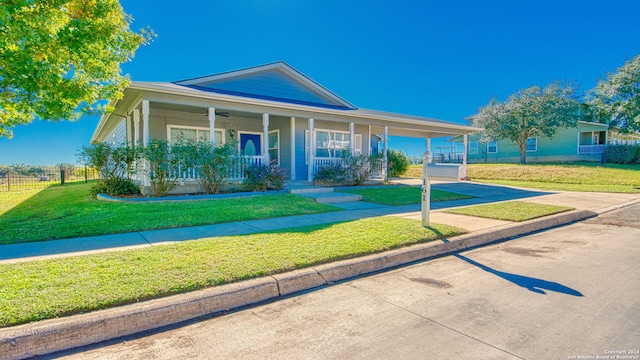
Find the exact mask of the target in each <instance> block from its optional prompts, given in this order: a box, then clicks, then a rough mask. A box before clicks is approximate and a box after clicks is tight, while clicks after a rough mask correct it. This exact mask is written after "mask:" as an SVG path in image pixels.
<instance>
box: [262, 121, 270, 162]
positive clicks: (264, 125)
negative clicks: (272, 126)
mask: <svg viewBox="0 0 640 360" xmlns="http://www.w3.org/2000/svg"><path fill="white" fill-rule="evenodd" d="M262 132H263V134H264V135H263V138H264V140H263V141H262V155H263V156H264V161H265V165H268V164H269V163H270V162H271V159H269V114H262Z"/></svg>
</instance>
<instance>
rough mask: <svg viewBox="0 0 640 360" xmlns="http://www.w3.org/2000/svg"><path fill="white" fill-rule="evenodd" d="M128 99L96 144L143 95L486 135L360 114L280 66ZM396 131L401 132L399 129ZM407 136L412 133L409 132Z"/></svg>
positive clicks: (167, 85) (146, 88) (130, 92)
mask: <svg viewBox="0 0 640 360" xmlns="http://www.w3.org/2000/svg"><path fill="white" fill-rule="evenodd" d="M124 94H125V95H124V98H123V99H122V100H120V101H115V102H112V103H111V105H112V106H113V107H116V109H117V111H116V113H112V114H104V115H103V116H102V118H101V119H100V122H99V124H98V126H97V128H96V131H95V132H94V134H93V136H92V141H95V140H98V139H99V134H100V133H102V132H103V130H109V129H110V128H112V127H113V126H115V125H114V124H113V123H115V121H116V120H117V118H121V117H123V115H122V114H125V113H127V112H128V111H130V108H131V107H132V106H135V103H136V101H139V99H140V97H141V96H143V95H142V94H146V95H144V96H150V97H149V99H150V100H151V101H152V102H153V101H156V100H155V99H158V100H157V101H161V102H162V101H164V100H159V99H167V98H166V96H167V95H169V96H172V97H174V98H173V99H172V100H171V101H170V102H171V103H173V104H184V105H185V106H187V105H189V106H202V104H207V106H213V105H215V106H216V108H218V106H220V108H222V109H225V110H236V111H243V110H244V109H246V108H248V107H250V108H253V109H265V111H268V112H270V113H273V114H274V115H278V114H280V115H283V116H301V117H304V116H307V117H314V114H315V115H317V116H318V118H326V119H327V120H336V119H338V118H339V119H345V118H350V119H354V118H355V119H358V118H359V119H368V120H375V121H378V122H379V125H380V124H382V123H385V124H386V123H387V122H392V123H393V124H395V125H397V126H399V127H400V128H401V127H402V126H403V124H404V125H406V126H405V127H406V128H407V129H410V128H411V127H412V126H414V125H420V126H425V125H428V126H429V128H430V129H431V130H429V131H431V132H432V133H433V134H440V135H438V136H446V135H451V134H465V133H468V132H470V131H479V130H482V129H480V128H474V127H470V126H467V125H462V124H456V123H451V122H447V121H442V120H436V119H431V118H426V117H420V116H412V115H406V114H398V113H391V112H383V111H376V110H367V109H359V108H357V107H356V106H354V105H353V104H351V103H349V102H348V101H346V100H344V99H343V98H341V97H340V96H338V95H336V94H335V93H333V92H331V91H329V90H328V89H326V88H325V87H323V86H322V85H320V84H318V83H316V82H315V81H313V80H311V79H310V78H308V77H307V76H305V75H304V74H302V73H300V72H299V71H297V70H295V69H294V68H293V67H291V66H289V65H288V64H286V63H285V62H282V61H279V62H275V63H271V64H266V65H260V66H256V67H252V68H247V69H242V70H237V71H230V72H225V73H221V74H217V75H209V76H203V77H198V78H193V79H187V80H180V81H175V82H149V81H133V82H132V83H131V84H130V85H129V86H128V87H127V88H126V89H125V91H124ZM150 94H156V95H150ZM175 96H179V97H180V99H182V100H177V98H175ZM176 106H178V105H176ZM118 113H119V114H118ZM112 118H113V119H112ZM398 131H399V132H403V130H401V129H398ZM405 132H407V133H410V130H406V131H405Z"/></svg>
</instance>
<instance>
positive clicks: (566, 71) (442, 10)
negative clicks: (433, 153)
mask: <svg viewBox="0 0 640 360" xmlns="http://www.w3.org/2000/svg"><path fill="white" fill-rule="evenodd" d="M121 4H122V6H123V7H124V9H125V11H126V12H127V13H129V14H131V15H132V16H133V17H134V19H135V21H134V23H133V25H132V28H133V29H139V28H142V27H145V26H147V25H148V26H150V27H151V28H153V29H154V30H155V32H156V33H157V34H158V37H157V38H156V39H155V41H154V42H153V43H152V44H150V45H148V46H144V47H141V48H140V49H139V50H138V52H137V53H136V56H135V58H134V59H133V61H132V62H129V63H126V64H123V66H122V70H123V72H124V73H128V74H130V76H131V78H132V79H133V80H139V81H176V80H181V79H187V78H193V77H198V76H203V75H209V74H215V73H219V72H225V71H230V70H235V69H241V68H245V67H251V66H255V65H260V64H265V63H270V62H274V61H278V60H283V61H286V62H287V63H288V64H290V65H291V66H293V67H294V68H296V69H298V70H299V71H301V72H302V73H304V74H305V75H307V76H309V77H310V78H312V79H314V80H315V81H317V82H318V83H320V84H322V85H323V86H325V87H327V88H328V89H330V90H331V91H333V92H335V93H336V94H338V95H339V96H341V97H343V98H345V99H346V100H348V101H349V102H351V103H353V104H355V105H356V106H358V107H362V108H368V109H376V110H383V111H391V112H399V113H405V114H412V115H420V116H426V117H432V118H437V119H442V120H448V121H452V122H463V121H464V120H463V118H465V117H467V116H470V115H473V114H474V113H475V112H476V111H477V109H478V108H479V107H481V106H483V105H485V104H486V103H488V101H489V99H490V98H491V97H492V96H497V97H498V98H500V99H504V98H506V97H507V96H508V95H510V94H512V93H513V92H515V91H516V90H518V89H522V88H526V87H529V86H533V85H541V86H542V85H546V84H547V83H549V82H551V81H554V80H567V81H576V82H577V83H578V84H579V85H580V87H581V89H582V90H588V89H590V88H592V87H593V86H595V84H596V82H597V80H598V79H599V78H601V77H602V76H604V75H605V73H606V71H613V70H615V69H616V68H618V67H620V66H622V65H623V64H624V62H625V61H626V60H629V59H631V58H632V57H634V56H635V55H637V54H639V53H640V21H638V17H637V16H638V14H640V1H638V0H607V1H589V0H583V1H573V0H571V1H562V0H553V1H549V0H536V1H524V0H522V1H519V0H509V1H492V0H486V1H457V0H448V1H444V0H442V1H429V0H422V1H402V0H401V1H375V0H368V1H365V0H363V1H348V0H342V1H339V0H319V1H311V0H309V1H304V0H290V1H287V0H280V1H275V0H272V1H266V0H262V1H260V0H246V1H241V0H236V1H218V0H207V1H205V0H194V1H184V2H176V1H165V0H160V1H158V0H156V1H151V0H122V1H121ZM97 122H98V118H97V117H84V118H82V119H81V120H80V121H78V122H74V123H71V122H58V123H50V122H44V121H39V120H37V121H35V122H33V123H32V124H30V125H26V126H20V127H17V128H15V131H14V138H13V139H6V138H0V164H12V163H27V164H42V165H47V164H56V163H60V162H69V163H75V161H76V157H75V154H76V152H77V150H78V149H80V147H81V146H82V145H84V144H87V143H88V142H89V140H90V137H91V134H92V133H93V130H94V128H95V126H96V124H97ZM391 147H394V148H400V149H402V150H404V151H405V152H407V153H408V154H410V155H418V154H421V153H422V152H424V140H405V139H397V138H393V139H392V140H391Z"/></svg>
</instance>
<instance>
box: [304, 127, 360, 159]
mask: <svg viewBox="0 0 640 360" xmlns="http://www.w3.org/2000/svg"><path fill="white" fill-rule="evenodd" d="M314 132H315V134H316V139H315V140H316V148H315V151H314V155H313V156H315V157H331V158H339V157H341V156H342V152H343V151H346V150H350V149H351V146H350V145H351V144H350V143H351V140H350V136H351V135H350V133H349V132H348V131H333V130H314ZM304 146H305V147H304V158H305V165H308V162H309V161H308V159H309V151H310V139H309V130H305V131H304ZM354 153H355V154H356V155H360V154H362V135H361V134H355V148H354Z"/></svg>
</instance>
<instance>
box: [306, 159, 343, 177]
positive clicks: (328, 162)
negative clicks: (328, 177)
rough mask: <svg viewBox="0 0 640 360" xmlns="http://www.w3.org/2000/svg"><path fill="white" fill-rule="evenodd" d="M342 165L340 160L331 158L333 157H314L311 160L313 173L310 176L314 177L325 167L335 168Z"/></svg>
mask: <svg viewBox="0 0 640 360" xmlns="http://www.w3.org/2000/svg"><path fill="white" fill-rule="evenodd" d="M342 163H344V160H343V159H342V158H333V157H316V158H313V171H312V174H313V175H314V176H315V175H316V174H317V173H318V170H320V169H321V168H323V167H325V166H335V165H338V164H342Z"/></svg>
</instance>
